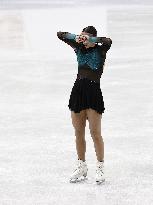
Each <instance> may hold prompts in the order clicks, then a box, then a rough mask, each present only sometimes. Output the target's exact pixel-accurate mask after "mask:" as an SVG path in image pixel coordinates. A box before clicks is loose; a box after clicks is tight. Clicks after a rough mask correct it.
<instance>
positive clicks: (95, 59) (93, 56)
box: [76, 46, 103, 70]
mask: <svg viewBox="0 0 153 205" xmlns="http://www.w3.org/2000/svg"><path fill="white" fill-rule="evenodd" d="M85 49H86V48H84V49H83V50H82V49H78V50H76V56H77V61H78V66H82V65H85V64H87V65H88V66H89V67H90V68H91V69H92V70H97V69H98V68H100V67H101V64H102V62H103V59H102V55H101V53H99V51H98V48H97V47H96V46H95V48H94V47H93V48H88V49H86V50H85Z"/></svg>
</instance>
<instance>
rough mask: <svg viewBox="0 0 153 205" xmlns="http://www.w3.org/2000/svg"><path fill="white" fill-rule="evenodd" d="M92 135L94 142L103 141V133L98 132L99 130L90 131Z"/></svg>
mask: <svg viewBox="0 0 153 205" xmlns="http://www.w3.org/2000/svg"><path fill="white" fill-rule="evenodd" d="M90 134H91V137H92V139H93V140H97V141H98V140H102V141H103V138H102V136H101V132H100V131H97V130H92V131H90Z"/></svg>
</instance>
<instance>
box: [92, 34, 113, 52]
mask: <svg viewBox="0 0 153 205" xmlns="http://www.w3.org/2000/svg"><path fill="white" fill-rule="evenodd" d="M89 42H91V43H102V45H101V48H102V50H105V51H106V52H107V51H108V50H109V49H110V47H111V44H112V40H111V39H110V38H106V37H89Z"/></svg>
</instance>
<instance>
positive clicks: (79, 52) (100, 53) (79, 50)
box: [57, 32, 112, 83]
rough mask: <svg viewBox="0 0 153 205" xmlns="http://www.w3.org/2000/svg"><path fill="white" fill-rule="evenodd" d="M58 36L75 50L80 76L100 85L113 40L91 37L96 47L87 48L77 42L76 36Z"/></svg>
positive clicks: (64, 34)
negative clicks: (107, 54)
mask: <svg viewBox="0 0 153 205" xmlns="http://www.w3.org/2000/svg"><path fill="white" fill-rule="evenodd" d="M57 36H58V38H59V39H60V40H62V41H64V42H65V43H67V44H68V45H70V46H71V47H72V48H73V49H74V51H75V54H76V56H77V61H78V75H79V76H82V77H87V78H88V79H90V80H94V81H96V82H99V83H100V77H101V75H102V72H103V65H104V62H105V59H106V53H107V51H108V50H109V49H110V47H111V44H112V40H111V39H110V38H106V37H89V41H90V42H92V43H96V44H95V46H94V47H89V48H86V47H85V46H84V45H83V43H77V42H76V40H75V39H76V36H77V35H76V34H71V33H68V32H57ZM98 43H101V44H102V45H98Z"/></svg>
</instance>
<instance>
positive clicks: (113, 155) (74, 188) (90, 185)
mask: <svg viewBox="0 0 153 205" xmlns="http://www.w3.org/2000/svg"><path fill="white" fill-rule="evenodd" d="M89 14H92V15H89ZM88 25H94V26H95V27H96V28H97V31H98V36H106V37H110V38H111V39H112V42H113V43H112V47H111V48H110V50H109V51H108V53H107V58H106V66H105V68H104V72H103V74H102V77H101V90H102V93H103V97H104V103H105V112H104V114H103V116H102V136H103V139H104V144H105V176H106V182H105V184H103V185H100V186H99V185H97V184H96V183H95V169H96V153H95V150H94V144H93V141H92V138H91V136H90V132H89V123H88V121H87V125H86V143H87V145H86V146H87V151H86V161H87V165H88V169H89V171H88V180H86V181H82V182H80V183H77V184H72V183H69V177H70V175H71V174H72V172H73V171H74V168H75V166H76V162H77V153H76V147H75V135H74V129H73V126H72V122H71V115H70V110H69V109H68V101H69V96H70V93H71V89H72V87H73V84H74V82H75V79H76V75H77V61H76V56H75V53H74V51H73V49H72V48H71V47H70V46H68V45H67V44H65V43H64V42H62V41H60V40H59V39H58V38H57V35H56V32H57V31H60V30H61V31H69V32H71V33H76V34H79V33H80V32H81V29H82V28H84V27H85V26H88ZM152 50H153V6H136V5H134V6H124V7H123V6H111V5H109V6H97V7H96V6H91V7H90V6H88V7H82V8H78V7H77V8H54V9H51V8H49V9H25V10H24V9H15V10H13V9H11V10H0V205H21V204H22V205H62V204H63V205H87V204H89V205H151V204H153V195H152V190H153V54H152Z"/></svg>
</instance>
